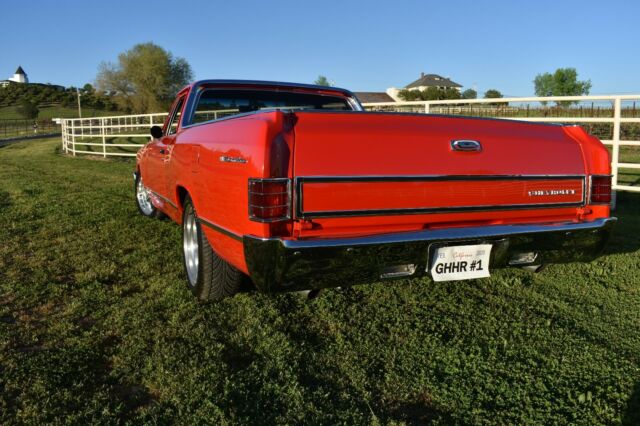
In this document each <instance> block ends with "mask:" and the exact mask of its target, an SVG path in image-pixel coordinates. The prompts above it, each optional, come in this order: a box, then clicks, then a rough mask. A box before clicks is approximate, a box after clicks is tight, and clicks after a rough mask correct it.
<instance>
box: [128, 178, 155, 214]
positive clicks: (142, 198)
mask: <svg viewBox="0 0 640 426" xmlns="http://www.w3.org/2000/svg"><path fill="white" fill-rule="evenodd" d="M134 190H135V193H136V206H138V211H139V212H140V214H142V215H143V216H146V217H160V216H161V214H162V213H161V212H160V210H158V209H157V208H156V206H154V205H153V203H152V202H151V196H150V195H149V190H148V189H147V187H146V186H144V182H142V175H141V174H140V173H137V174H136V181H135V185H134Z"/></svg>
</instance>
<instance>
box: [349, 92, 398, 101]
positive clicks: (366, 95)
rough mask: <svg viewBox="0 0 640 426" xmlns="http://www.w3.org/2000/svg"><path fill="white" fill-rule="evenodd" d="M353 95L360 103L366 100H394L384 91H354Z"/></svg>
mask: <svg viewBox="0 0 640 426" xmlns="http://www.w3.org/2000/svg"><path fill="white" fill-rule="evenodd" d="M354 95H356V97H357V98H358V100H359V101H360V102H362V103H368V102H395V100H394V99H393V98H392V97H391V96H389V95H387V94H386V93H385V92H354Z"/></svg>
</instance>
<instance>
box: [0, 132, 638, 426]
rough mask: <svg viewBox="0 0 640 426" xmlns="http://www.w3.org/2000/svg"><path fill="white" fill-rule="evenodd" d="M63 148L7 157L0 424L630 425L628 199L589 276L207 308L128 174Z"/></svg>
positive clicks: (507, 277)
mask: <svg viewBox="0 0 640 426" xmlns="http://www.w3.org/2000/svg"><path fill="white" fill-rule="evenodd" d="M58 146H59V142H58V141H57V140H38V141H30V142H24V143H20V144H13V145H10V146H7V147H4V148H0V182H2V186H1V187H0V424H14V423H30V424H41V423H74V424H83V423H88V422H91V423H105V424H107V423H108V424H112V423H117V422H120V423H126V422H132V423H142V422H150V423H161V424H166V423H174V422H178V423H182V424H200V423H210V424H224V423H229V424H282V423H289V424H292V423H294V424H295V423H311V424H327V425H335V424H349V425H351V424H424V423H429V422H433V423H435V424H451V423H460V424H567V423H572V424H618V423H627V424H640V278H639V276H640V274H639V272H640V194H635V195H634V194H627V193H621V194H619V196H618V203H619V208H618V211H617V212H616V215H617V216H618V217H619V218H620V222H619V223H618V226H617V228H616V230H615V234H614V235H613V238H612V241H611V244H610V246H609V248H608V250H607V253H606V255H605V256H603V257H602V258H601V259H599V260H598V261H596V262H593V263H591V264H569V265H562V266H551V267H549V268H547V269H546V270H545V271H544V272H542V273H540V274H537V275H533V274H529V273H526V272H523V271H520V270H509V271H497V272H495V273H494V275H493V276H492V277H491V278H488V279H481V280H474V281H466V282H457V283H432V282H429V281H428V280H422V281H413V282H410V281H396V282H393V283H388V282H387V283H381V284H377V285H371V286H358V287H354V288H349V289H341V290H329V291H326V292H325V293H324V294H323V295H321V296H320V297H319V298H318V299H315V300H313V301H305V300H303V299H302V298H300V297H299V296H297V295H292V294H283V295H276V296H268V295H262V294H256V293H244V294H241V295H238V296H237V297H234V298H232V299H229V300H226V301H224V302H222V303H219V304H209V305H200V304H198V303H197V302H196V301H195V300H194V298H193V297H192V296H191V294H190V292H189V291H188V290H187V288H186V286H185V284H184V277H183V269H182V261H181V252H180V243H179V240H180V230H179V227H178V226H176V225H175V224H173V223H172V222H170V221H167V220H164V221H159V220H149V219H145V218H143V217H141V216H139V215H138V214H137V211H136V208H135V205H134V201H133V196H132V179H131V170H132V163H131V162H128V161H104V160H102V159H88V158H80V157H77V158H70V157H65V156H62V155H60V154H59V153H58V150H59V148H58ZM629 179H636V180H637V178H633V177H630V178H629Z"/></svg>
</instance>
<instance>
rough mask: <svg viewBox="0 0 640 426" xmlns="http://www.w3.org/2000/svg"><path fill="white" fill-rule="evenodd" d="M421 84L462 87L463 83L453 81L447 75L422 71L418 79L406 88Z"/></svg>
mask: <svg viewBox="0 0 640 426" xmlns="http://www.w3.org/2000/svg"><path fill="white" fill-rule="evenodd" d="M420 86H438V87H462V85H460V84H458V83H456V82H455V81H451V80H449V79H448V78H446V77H442V76H441V75H438V74H425V73H421V74H420V78H419V79H417V80H416V81H414V82H413V83H409V84H407V85H406V86H405V88H407V89H412V88H414V87H420Z"/></svg>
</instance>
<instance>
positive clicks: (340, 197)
mask: <svg viewBox="0 0 640 426" xmlns="http://www.w3.org/2000/svg"><path fill="white" fill-rule="evenodd" d="M151 134H152V137H153V139H152V140H151V141H150V142H149V143H148V144H147V145H146V146H145V147H144V148H143V149H142V150H140V152H139V153H138V158H137V164H136V170H135V174H134V176H135V191H136V201H137V205H138V208H139V210H140V212H141V213H142V214H143V215H145V216H149V217H156V216H159V215H161V214H165V215H167V216H169V217H170V218H171V219H173V220H174V221H175V222H177V223H179V224H182V229H183V251H184V264H185V270H186V275H187V281H188V285H189V287H190V288H191V290H192V291H193V292H194V294H195V295H196V296H197V297H198V298H200V299H203V300H209V299H220V298H223V297H226V296H230V295H232V294H234V293H235V292H236V291H237V290H238V287H239V285H240V282H241V279H242V277H243V275H248V276H249V277H250V278H251V279H252V280H253V282H254V283H255V285H256V287H257V288H258V289H259V290H261V291H265V292H275V291H291V290H305V289H306V290H309V289H320V288H324V287H332V286H344V285H351V284H356V283H366V282H376V281H384V280H387V279H393V278H407V277H412V278H413V277H415V278H418V277H424V276H428V277H430V278H431V279H433V280H436V281H444V280H461V279H472V278H481V277H487V276H489V274H490V271H492V270H494V269H495V268H503V267H520V268H525V269H529V270H534V271H535V270H538V269H539V268H540V267H542V266H543V265H545V264H548V263H560V262H573V261H589V260H592V259H594V258H595V257H596V256H597V255H598V254H599V253H600V252H601V250H602V248H603V247H604V245H605V243H606V241H607V238H608V236H609V234H610V231H611V228H612V226H613V224H614V222H615V220H616V219H615V218H613V217H610V202H611V176H610V164H609V155H608V152H607V150H606V149H605V148H604V146H603V145H602V143H601V142H600V141H599V140H598V139H596V138H594V137H593V136H590V135H589V134H587V133H586V132H585V131H584V130H583V129H582V128H580V127H577V126H563V125H549V124H535V123H529V122H520V121H510V120H497V119H486V118H472V117H452V116H442V115H425V114H400V113H378V112H366V111H363V110H362V107H361V105H360V103H359V102H358V100H357V99H356V98H355V96H354V95H353V94H352V93H351V92H349V91H347V90H343V89H338V88H334V87H320V86H309V85H303V84H290V83H274V82H260V81H229V80H205V81H199V82H196V83H194V84H192V85H190V86H188V87H186V88H184V89H183V90H182V91H181V92H180V93H179V94H178V96H177V98H176V100H175V102H174V103H173V105H172V107H171V111H170V114H169V116H168V118H167V121H166V122H165V123H164V127H163V128H160V127H154V128H152V129H151Z"/></svg>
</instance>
